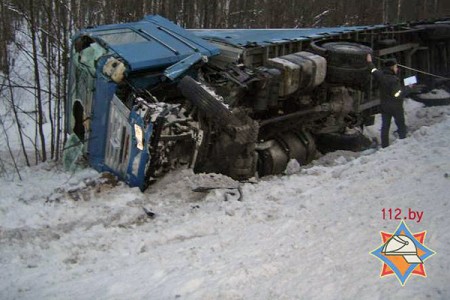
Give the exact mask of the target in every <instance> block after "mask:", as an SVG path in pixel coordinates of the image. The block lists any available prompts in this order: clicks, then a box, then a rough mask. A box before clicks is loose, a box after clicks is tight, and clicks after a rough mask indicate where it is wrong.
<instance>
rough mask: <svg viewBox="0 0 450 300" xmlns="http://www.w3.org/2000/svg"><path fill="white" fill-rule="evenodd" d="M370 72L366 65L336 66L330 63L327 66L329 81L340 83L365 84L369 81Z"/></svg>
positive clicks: (327, 78)
mask: <svg viewBox="0 0 450 300" xmlns="http://www.w3.org/2000/svg"><path fill="white" fill-rule="evenodd" d="M369 75H370V73H369V71H368V69H367V66H366V67H362V68H353V67H346V66H342V67H336V66H330V65H328V68H327V77H326V80H327V82H330V83H340V84H348V85H357V86H364V85H366V84H367V83H368V82H369V79H370V76H369Z"/></svg>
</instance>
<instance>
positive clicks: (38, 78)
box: [29, 0, 47, 161]
mask: <svg viewBox="0 0 450 300" xmlns="http://www.w3.org/2000/svg"><path fill="white" fill-rule="evenodd" d="M29 5H30V23H31V24H30V31H31V45H32V49H33V50H32V56H33V64H34V65H33V68H34V81H35V86H36V108H37V124H36V126H37V131H38V134H39V141H40V146H41V159H42V161H46V160H47V150H46V146H45V135H44V128H43V125H44V112H43V110H42V91H41V75H40V69H39V60H38V45H37V32H36V30H37V23H36V20H35V19H36V18H35V17H36V16H35V11H34V4H33V0H29Z"/></svg>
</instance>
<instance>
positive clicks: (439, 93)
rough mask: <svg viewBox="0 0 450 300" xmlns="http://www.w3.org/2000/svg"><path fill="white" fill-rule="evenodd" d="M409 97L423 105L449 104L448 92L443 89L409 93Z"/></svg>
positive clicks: (449, 94) (449, 96)
mask: <svg viewBox="0 0 450 300" xmlns="http://www.w3.org/2000/svg"><path fill="white" fill-rule="evenodd" d="M411 99H413V100H415V101H417V102H420V103H423V104H425V106H441V105H450V93H449V92H447V91H446V90H444V89H434V90H431V91H430V92H428V93H422V94H416V95H411Z"/></svg>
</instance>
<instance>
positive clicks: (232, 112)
mask: <svg viewBox="0 0 450 300" xmlns="http://www.w3.org/2000/svg"><path fill="white" fill-rule="evenodd" d="M71 51H72V52H71V71H70V72H71V73H70V80H69V91H68V101H69V103H68V104H67V112H66V113H67V115H66V122H67V124H66V128H67V133H68V134H71V135H72V136H73V137H75V138H76V139H77V140H78V141H79V142H80V143H81V144H82V149H83V155H84V157H85V158H86V159H87V161H88V162H89V164H90V165H91V166H92V167H94V168H95V169H97V170H99V171H109V172H112V173H113V174H115V175H117V176H118V177H119V178H120V179H122V180H123V181H125V182H127V183H128V184H129V185H130V186H138V187H139V188H140V189H141V190H144V189H146V188H147V187H148V185H149V184H150V183H152V182H153V181H155V180H156V179H157V178H158V177H160V176H162V175H163V174H165V173H166V172H167V171H169V170H171V169H174V168H177V167H189V168H193V170H194V171H195V172H213V173H222V174H226V175H228V176H230V177H232V178H234V179H237V180H245V179H248V178H251V177H253V176H255V175H259V176H265V175H270V174H278V173H281V172H283V171H284V170H285V168H286V166H287V164H288V162H289V161H290V160H291V159H296V160H297V161H298V162H299V163H300V164H301V165H304V164H307V163H308V162H310V161H311V160H312V159H314V157H315V156H316V151H317V150H318V149H319V150H320V151H328V150H333V149H348V150H358V149H362V148H364V147H366V146H367V140H366V139H365V138H364V137H363V136H362V135H361V134H360V131H358V130H353V131H352V130H349V129H351V128H361V127H362V126H364V125H368V124H371V122H373V115H374V114H376V113H377V112H378V106H379V100H378V99H377V92H376V87H375V86H374V84H373V83H372V80H371V77H370V72H369V70H368V65H367V62H366V56H367V54H368V53H371V54H373V55H374V56H375V57H379V58H381V59H383V58H387V57H392V56H395V57H396V58H397V60H398V61H399V62H401V63H402V64H404V65H406V66H410V67H414V68H418V69H422V70H426V71H429V72H433V73H436V74H440V75H444V76H447V75H448V73H449V70H450V68H449V67H450V61H449V59H450V22H449V21H446V20H441V21H436V22H422V23H411V24H399V25H395V26H393V25H375V26H354V27H335V28H311V29H247V30H244V29H236V30H231V29H230V30H186V29H183V28H181V27H179V26H177V25H175V24H173V23H171V22H170V21H168V20H166V19H164V18H162V17H160V16H148V17H146V18H144V19H143V20H141V21H139V22H134V23H126V24H116V25H106V26H99V27H95V28H90V29H85V30H82V31H80V32H79V33H77V34H76V35H75V36H74V38H73V46H72V50H71ZM403 75H409V74H406V73H405V74H403ZM427 79H428V78H426V77H423V78H422V77H419V82H421V83H426V84H429V82H427Z"/></svg>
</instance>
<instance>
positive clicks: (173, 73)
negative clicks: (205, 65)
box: [164, 53, 202, 80]
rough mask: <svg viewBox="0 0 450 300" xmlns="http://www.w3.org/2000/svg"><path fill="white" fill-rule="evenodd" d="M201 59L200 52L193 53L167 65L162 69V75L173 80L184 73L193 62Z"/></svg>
mask: <svg viewBox="0 0 450 300" xmlns="http://www.w3.org/2000/svg"><path fill="white" fill-rule="evenodd" d="M200 60H202V55H201V54H200V53H194V54H192V55H190V56H188V57H186V58H185V59H183V60H180V61H179V62H177V63H176V64H174V65H172V66H170V67H168V68H167V69H166V70H165V71H164V76H166V77H167V78H169V79H170V80H174V79H176V78H178V77H179V76H181V75H182V74H184V73H186V72H187V71H188V70H189V69H190V68H191V67H192V66H193V65H194V64H196V63H198V62H199V61H200Z"/></svg>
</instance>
